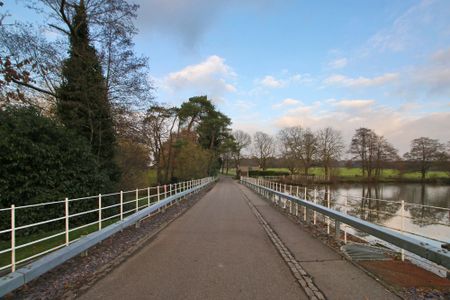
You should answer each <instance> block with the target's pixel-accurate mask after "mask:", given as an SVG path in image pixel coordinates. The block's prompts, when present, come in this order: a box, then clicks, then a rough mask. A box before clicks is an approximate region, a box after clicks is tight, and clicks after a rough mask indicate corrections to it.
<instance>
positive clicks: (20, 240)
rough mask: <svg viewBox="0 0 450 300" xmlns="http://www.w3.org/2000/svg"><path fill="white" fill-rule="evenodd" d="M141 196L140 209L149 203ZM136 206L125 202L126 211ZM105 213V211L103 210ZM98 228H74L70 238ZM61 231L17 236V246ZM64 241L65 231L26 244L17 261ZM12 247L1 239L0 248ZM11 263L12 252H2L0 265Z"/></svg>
mask: <svg viewBox="0 0 450 300" xmlns="http://www.w3.org/2000/svg"><path fill="white" fill-rule="evenodd" d="M145 194H146V193H145ZM152 194H154V191H153V192H152ZM134 195H135V194H134V193H131V194H126V195H124V202H127V201H130V200H133V199H135V196H134ZM139 197H140V198H141V199H139V200H138V206H139V209H141V208H144V207H145V206H146V205H147V204H148V200H147V197H145V196H144V195H143V194H140V195H139ZM151 201H152V202H155V201H156V199H155V198H151ZM134 207H135V203H134V202H131V203H128V204H125V205H124V212H125V211H127V210H130V209H133V208H134ZM103 213H105V212H103ZM132 213H134V210H133V211H131V212H129V213H127V214H124V217H127V216H129V215H131V214H132ZM94 214H96V213H94ZM112 214H115V213H112ZM104 217H105V216H104ZM119 220H120V217H115V218H112V219H109V220H106V221H103V222H102V228H105V227H107V226H109V225H111V224H113V223H115V222H117V221H119ZM98 228H99V227H98V224H92V225H90V226H87V227H84V228H80V229H77V230H74V231H72V232H70V235H69V239H70V241H73V240H76V239H78V238H80V237H81V236H86V235H88V234H90V233H93V232H95V231H97V230H98ZM60 232H64V228H63V227H61V228H60V229H55V230H51V231H45V232H39V233H34V234H30V235H27V236H17V237H16V246H19V245H23V244H27V243H30V242H32V241H36V240H39V239H42V238H44V237H47V236H51V235H54V234H57V233H60ZM64 243H65V234H64V233H63V234H61V235H59V236H56V237H53V238H51V239H48V240H45V241H42V242H39V243H36V244H33V245H30V246H26V247H24V248H20V249H16V261H20V260H22V259H25V258H27V257H31V256H33V255H36V254H38V253H41V252H44V251H46V250H49V249H52V248H54V247H57V246H59V245H63V244H64ZM10 247H11V243H10V241H4V240H3V241H2V240H0V250H4V249H8V248H10ZM10 263H11V252H6V253H3V254H0V267H3V266H6V265H8V264H10Z"/></svg>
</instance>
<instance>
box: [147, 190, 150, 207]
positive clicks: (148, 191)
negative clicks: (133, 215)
mask: <svg viewBox="0 0 450 300" xmlns="http://www.w3.org/2000/svg"><path fill="white" fill-rule="evenodd" d="M147 207H150V187H148V188H147Z"/></svg>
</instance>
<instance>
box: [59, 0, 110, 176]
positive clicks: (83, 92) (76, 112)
mask: <svg viewBox="0 0 450 300" xmlns="http://www.w3.org/2000/svg"><path fill="white" fill-rule="evenodd" d="M74 9H75V15H74V17H73V19H72V22H71V26H70V27H71V28H70V33H71V34H70V41H69V42H70V49H69V57H68V58H67V59H66V60H65V61H64V65H63V69H62V75H63V83H62V85H61V87H60V88H59V89H58V90H57V100H58V102H57V113H58V116H59V118H60V119H61V121H62V123H63V124H64V125H65V126H66V127H67V128H70V129H72V130H74V131H75V132H77V133H78V134H79V135H81V136H83V137H85V138H86V139H87V140H88V141H89V144H90V146H91V151H92V153H93V154H94V155H95V156H96V158H97V160H98V163H99V165H100V169H101V170H103V171H105V172H106V173H107V175H108V176H109V177H110V179H111V180H112V181H116V180H117V179H118V168H117V166H116V165H115V163H114V160H113V159H114V149H115V132H114V127H113V120H112V116H111V105H110V102H109V100H108V94H107V88H106V83H105V78H104V77H103V73H102V68H101V65H100V60H99V57H98V55H97V53H96V50H95V48H94V47H93V46H91V45H90V38H89V28H88V21H87V15H86V7H85V5H84V1H83V0H80V3H79V4H78V5H76V6H75V8H74Z"/></svg>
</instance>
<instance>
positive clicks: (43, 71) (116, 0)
mask: <svg viewBox="0 0 450 300" xmlns="http://www.w3.org/2000/svg"><path fill="white" fill-rule="evenodd" d="M80 1H83V0H29V1H23V2H24V3H25V5H26V6H27V7H29V8H31V9H33V10H34V11H35V12H36V13H37V14H41V15H42V16H43V18H44V20H45V23H46V24H47V25H45V26H38V25H36V24H30V23H23V22H15V23H14V24H11V26H8V28H6V27H4V26H0V52H1V53H2V56H8V57H10V60H11V61H12V62H13V63H14V64H16V65H18V66H19V68H17V70H18V71H20V72H27V73H28V74H30V78H32V79H33V80H20V79H14V80H13V83H14V84H15V86H14V87H13V88H16V89H20V90H21V91H22V93H23V94H24V95H26V96H27V97H24V99H26V100H27V101H28V103H27V104H33V105H38V106H40V107H43V106H46V107H49V106H50V105H51V104H52V103H53V102H54V101H55V90H56V88H57V87H58V86H60V84H61V68H62V62H63V60H64V59H65V58H66V57H67V50H68V48H69V45H68V40H69V39H70V37H71V36H73V35H74V31H75V28H73V26H72V24H73V22H72V21H73V20H72V19H73V17H74V15H75V9H74V8H75V6H76V5H77V4H78V3H79V2H80ZM84 3H85V5H86V8H87V14H88V16H87V18H88V22H89V27H90V37H91V40H92V42H93V43H94V45H95V48H97V49H98V52H99V56H100V59H101V62H102V70H103V73H104V74H103V75H104V77H105V81H106V85H107V91H108V98H109V101H110V102H111V103H112V104H113V108H114V109H115V110H114V113H119V112H120V111H122V110H121V108H123V107H124V106H130V105H133V107H134V109H137V108H144V107H148V105H149V104H151V101H152V99H153V98H152V93H151V91H152V86H151V84H150V83H149V81H148V79H147V78H148V76H147V73H148V62H147V58H146V57H140V56H137V55H136V54H135V52H134V50H133V46H134V44H133V42H132V39H133V37H134V35H135V34H136V33H137V29H136V27H135V25H134V23H133V21H134V19H135V18H136V17H137V14H136V11H137V9H138V7H139V6H138V5H135V4H129V3H128V1H127V0H84ZM49 30H51V31H53V33H55V36H56V37H57V38H56V40H52V41H49V40H48V39H45V38H44V37H43V35H42V31H49ZM68 37H69V39H68ZM24 60H29V61H30V62H31V63H30V64H22V63H21V62H22V61H24ZM43 97H45V99H44V100H45V101H42V98H43ZM38 100H39V101H40V102H38ZM22 102H24V101H22ZM119 106H121V107H120V108H119Z"/></svg>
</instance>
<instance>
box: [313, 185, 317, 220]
mask: <svg viewBox="0 0 450 300" xmlns="http://www.w3.org/2000/svg"><path fill="white" fill-rule="evenodd" d="M316 203H317V188H314V204H316ZM316 222H317V212H316V211H315V210H314V212H313V223H314V225H316Z"/></svg>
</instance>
